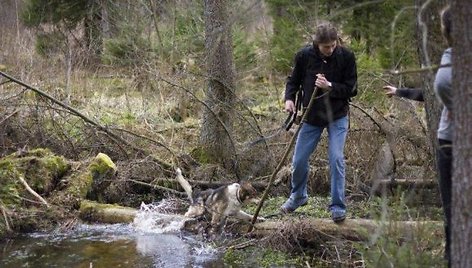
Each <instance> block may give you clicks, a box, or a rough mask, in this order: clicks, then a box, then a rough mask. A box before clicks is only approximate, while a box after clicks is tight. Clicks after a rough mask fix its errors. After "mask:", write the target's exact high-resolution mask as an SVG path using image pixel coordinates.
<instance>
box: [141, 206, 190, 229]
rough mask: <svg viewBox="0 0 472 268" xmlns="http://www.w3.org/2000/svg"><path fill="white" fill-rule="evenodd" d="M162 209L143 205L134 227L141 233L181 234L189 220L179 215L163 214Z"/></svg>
mask: <svg viewBox="0 0 472 268" xmlns="http://www.w3.org/2000/svg"><path fill="white" fill-rule="evenodd" d="M160 211H161V207H159V204H158V205H154V204H149V205H146V204H145V203H141V207H140V209H139V212H138V213H137V215H136V217H135V218H134V221H133V224H132V225H133V227H134V228H135V230H136V231H138V232H141V233H157V234H162V233H176V232H179V231H180V230H181V229H182V228H183V227H184V224H185V221H186V220H188V218H186V217H184V216H182V215H177V214H164V213H161V212H160Z"/></svg>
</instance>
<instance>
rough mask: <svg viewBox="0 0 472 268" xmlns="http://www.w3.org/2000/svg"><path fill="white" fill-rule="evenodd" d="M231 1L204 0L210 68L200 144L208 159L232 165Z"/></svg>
mask: <svg viewBox="0 0 472 268" xmlns="http://www.w3.org/2000/svg"><path fill="white" fill-rule="evenodd" d="M228 3H229V2H228V1H226V0H224V1H223V0H205V14H204V17H205V51H206V62H207V72H208V88H207V90H206V104H207V105H206V107H205V110H204V111H203V115H202V129H201V133H200V145H201V147H202V149H203V153H204V155H205V159H206V160H207V161H208V162H213V163H221V164H223V165H224V166H225V167H226V168H229V167H231V166H232V165H231V159H232V156H233V155H234V153H235V148H234V144H233V141H232V138H231V136H232V118H233V114H234V107H233V105H234V104H233V102H234V99H235V95H234V92H233V89H234V72H233V49H232V36H231V25H230V23H229V12H228Z"/></svg>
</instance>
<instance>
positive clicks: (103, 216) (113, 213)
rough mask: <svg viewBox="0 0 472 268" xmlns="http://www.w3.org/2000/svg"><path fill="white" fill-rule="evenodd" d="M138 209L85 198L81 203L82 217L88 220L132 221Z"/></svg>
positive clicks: (106, 221)
mask: <svg viewBox="0 0 472 268" xmlns="http://www.w3.org/2000/svg"><path fill="white" fill-rule="evenodd" d="M137 212H138V211H137V210H136V209H134V208H129V207H122V206H118V205H110V204H101V203H97V202H94V201H88V200H84V201H82V202H81V204H80V214H79V215H80V218H81V219H82V220H84V221H88V222H100V223H130V222H133V220H134V218H135V217H136V214H137Z"/></svg>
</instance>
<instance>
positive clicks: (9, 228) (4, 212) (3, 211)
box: [0, 205, 12, 232]
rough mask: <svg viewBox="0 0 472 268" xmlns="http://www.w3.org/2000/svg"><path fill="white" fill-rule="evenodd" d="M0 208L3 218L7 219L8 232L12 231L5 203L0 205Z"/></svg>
mask: <svg viewBox="0 0 472 268" xmlns="http://www.w3.org/2000/svg"><path fill="white" fill-rule="evenodd" d="M0 209H1V210H2V214H3V219H5V228H6V229H7V232H11V231H12V229H11V227H10V223H9V222H8V215H7V213H6V211H5V210H6V208H5V207H4V206H3V205H0Z"/></svg>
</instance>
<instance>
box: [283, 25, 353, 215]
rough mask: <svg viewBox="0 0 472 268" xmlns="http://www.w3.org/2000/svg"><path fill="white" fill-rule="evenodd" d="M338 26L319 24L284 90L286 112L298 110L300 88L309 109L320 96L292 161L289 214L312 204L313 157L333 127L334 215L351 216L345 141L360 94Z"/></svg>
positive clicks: (286, 209)
mask: <svg viewBox="0 0 472 268" xmlns="http://www.w3.org/2000/svg"><path fill="white" fill-rule="evenodd" d="M338 42H339V36H338V31H337V29H336V28H335V27H334V26H333V25H332V24H331V23H329V22H323V23H321V24H320V25H318V26H317V28H316V31H315V34H314V38H313V45H312V46H308V47H305V48H303V49H302V50H300V51H299V52H298V53H297V54H296V56H295V66H294V68H293V71H292V74H291V76H289V78H288V81H287V84H286V90H285V110H286V111H287V112H294V111H295V109H296V107H295V102H294V101H295V98H296V95H297V91H299V90H301V91H302V92H303V97H302V103H303V107H304V108H306V107H307V106H308V103H309V101H310V98H311V96H312V94H313V92H314V91H315V87H316V88H317V90H316V95H315V97H316V99H315V101H314V105H313V106H312V108H311V110H310V111H306V112H307V113H308V114H307V117H306V120H305V122H303V123H302V124H303V125H302V127H301V129H300V132H299V134H298V137H297V142H296V145H295V152H294V155H293V161H292V169H293V173H292V181H291V194H290V197H289V199H288V200H287V201H286V202H285V203H284V204H283V205H282V207H281V208H280V209H281V211H282V212H283V213H290V212H293V211H294V210H295V209H297V208H298V207H299V206H302V205H305V204H306V203H307V202H308V193H307V180H308V171H309V158H310V155H311V154H312V153H313V151H314V150H315V149H316V146H317V145H318V142H319V141H320V138H321V134H322V132H323V130H324V129H325V128H326V129H327V130H328V158H329V169H330V177H331V204H330V206H329V208H330V211H331V217H332V219H333V221H335V222H341V221H343V220H344V219H345V218H346V203H345V175H346V173H345V163H344V144H345V142H346V135H347V132H348V126H349V118H348V111H349V100H350V98H351V97H353V96H355V95H356V94H357V90H356V84H357V68H356V60H355V57H354V54H353V53H352V52H351V51H349V50H348V49H346V48H344V47H342V46H341V45H340V44H339V43H338Z"/></svg>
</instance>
